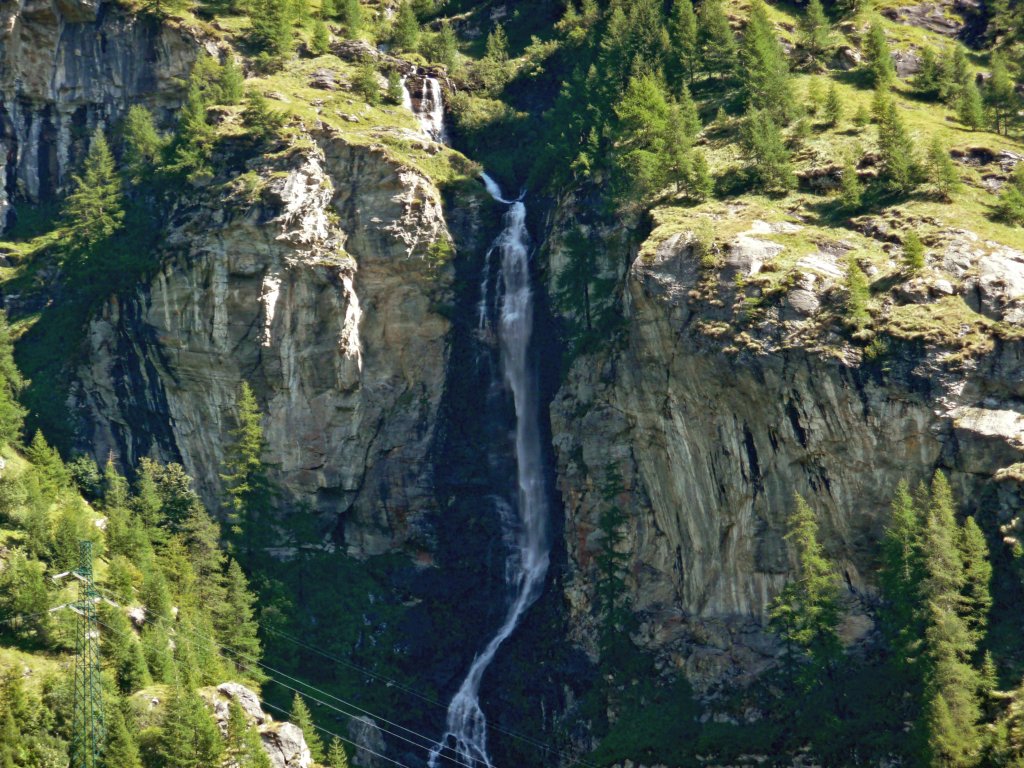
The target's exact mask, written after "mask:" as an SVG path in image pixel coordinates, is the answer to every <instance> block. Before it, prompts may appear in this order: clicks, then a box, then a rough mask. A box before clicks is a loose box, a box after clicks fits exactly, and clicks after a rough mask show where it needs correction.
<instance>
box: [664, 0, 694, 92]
mask: <svg viewBox="0 0 1024 768" xmlns="http://www.w3.org/2000/svg"><path fill="white" fill-rule="evenodd" d="M669 39H670V40H671V43H672V51H671V53H672V55H671V59H670V66H669V67H668V76H669V78H670V81H669V82H670V83H671V85H672V88H673V89H675V90H678V89H679V88H681V87H682V86H683V85H693V79H694V77H695V76H696V74H697V67H698V64H699V58H698V57H699V55H700V48H699V46H700V41H699V37H698V32H697V14H696V13H694V10H693V3H691V2H690V0H675V2H674V3H673V5H672V16H671V19H670V21H669Z"/></svg>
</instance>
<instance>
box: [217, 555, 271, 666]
mask: <svg viewBox="0 0 1024 768" xmlns="http://www.w3.org/2000/svg"><path fill="white" fill-rule="evenodd" d="M255 603H256V597H255V596H254V595H253V594H252V592H251V591H250V590H249V584H248V582H247V581H246V579H245V574H244V573H242V568H241V567H240V566H239V565H238V563H237V562H235V561H234V560H232V561H231V562H230V563H229V564H228V570H227V576H226V577H225V579H224V603H223V605H222V606H220V607H219V610H218V613H217V615H216V616H215V617H214V620H215V626H216V629H217V636H218V637H219V639H220V642H221V644H222V645H225V646H227V647H229V648H231V649H232V650H233V651H235V652H236V653H237V654H238V655H239V656H240V657H242V658H243V659H244V662H242V661H240V662H239V666H243V664H244V665H249V666H252V665H253V664H254V663H255V661H258V660H259V658H260V655H261V654H262V649H261V648H260V641H259V637H258V634H257V633H258V630H259V625H258V624H257V623H256V619H255V617H254V616H255V611H254V609H253V606H254V605H255Z"/></svg>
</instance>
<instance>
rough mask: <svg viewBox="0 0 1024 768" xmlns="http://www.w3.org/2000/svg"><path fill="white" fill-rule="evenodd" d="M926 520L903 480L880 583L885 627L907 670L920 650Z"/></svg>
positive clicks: (900, 666)
mask: <svg viewBox="0 0 1024 768" xmlns="http://www.w3.org/2000/svg"><path fill="white" fill-rule="evenodd" d="M923 535H924V520H923V518H922V515H921V514H920V512H919V511H918V509H917V507H916V506H915V504H914V500H913V499H912V498H911V496H910V489H909V488H908V486H907V482H906V481H905V480H901V481H900V484H899V486H898V487H897V489H896V495H895V496H894V497H893V501H892V507H891V516H890V520H889V525H888V526H886V529H885V537H884V538H883V539H882V547H881V568H880V576H879V584H880V586H881V591H882V598H883V601H884V602H883V605H882V611H881V619H882V630H883V632H884V633H885V637H886V639H887V640H888V642H889V645H890V647H892V649H893V650H894V652H895V655H896V660H897V664H896V669H897V670H898V671H900V672H902V671H904V670H905V669H906V668H907V667H908V665H910V664H911V663H912V662H913V657H914V656H915V655H916V654H917V652H918V646H919V644H920V638H921V633H922V631H923V630H922V625H921V621H920V619H919V608H920V605H921V582H922V581H923V579H924V563H923V560H922V553H921V545H922V537H923Z"/></svg>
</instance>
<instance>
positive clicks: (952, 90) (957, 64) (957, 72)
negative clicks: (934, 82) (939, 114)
mask: <svg viewBox="0 0 1024 768" xmlns="http://www.w3.org/2000/svg"><path fill="white" fill-rule="evenodd" d="M968 80H971V81H972V82H973V81H974V77H973V75H972V74H971V67H970V62H969V61H968V59H967V53H966V51H965V50H964V47H963V46H962V45H960V44H959V43H954V44H953V53H952V55H951V56H944V57H943V59H942V63H941V64H940V66H939V98H940V99H942V100H943V101H944V102H946V103H947V104H950V103H951V102H953V101H954V100H955V99H957V98H958V97H959V95H960V89H961V88H962V87H963V85H964V84H965V83H966V82H967V81H968Z"/></svg>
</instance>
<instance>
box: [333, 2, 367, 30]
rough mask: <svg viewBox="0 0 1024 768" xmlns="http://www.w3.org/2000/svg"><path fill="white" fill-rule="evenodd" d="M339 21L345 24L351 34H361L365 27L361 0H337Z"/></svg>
mask: <svg viewBox="0 0 1024 768" xmlns="http://www.w3.org/2000/svg"><path fill="white" fill-rule="evenodd" d="M337 3H338V4H337V13H338V21H340V22H341V23H342V24H344V25H345V29H346V30H348V33H349V35H351V36H355V35H357V34H359V30H360V29H362V28H363V6H362V5H360V4H359V0H337Z"/></svg>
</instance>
